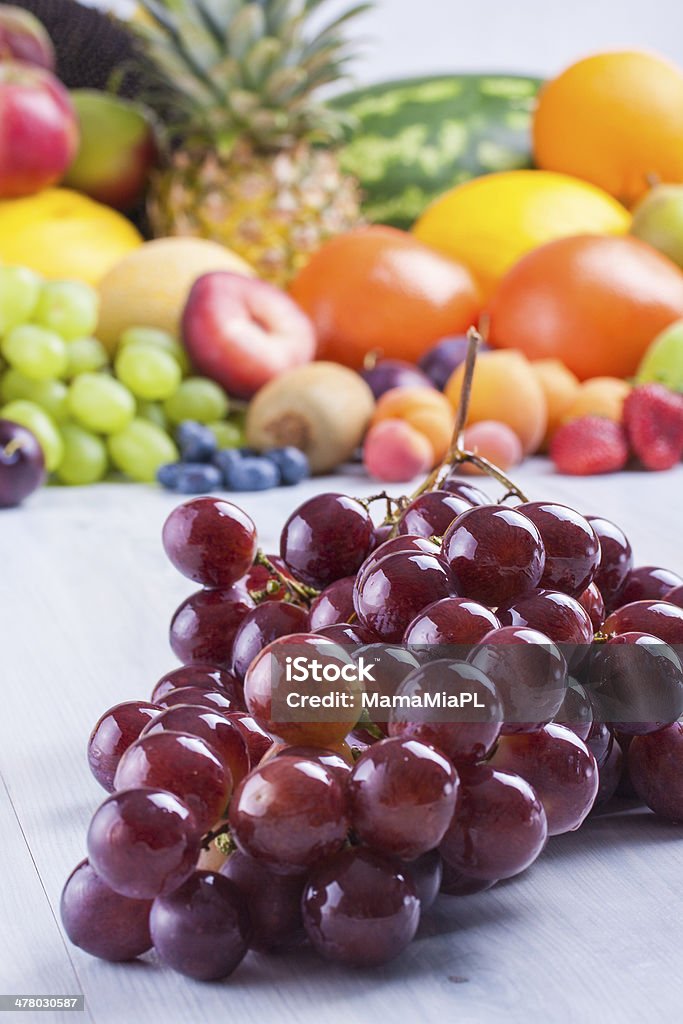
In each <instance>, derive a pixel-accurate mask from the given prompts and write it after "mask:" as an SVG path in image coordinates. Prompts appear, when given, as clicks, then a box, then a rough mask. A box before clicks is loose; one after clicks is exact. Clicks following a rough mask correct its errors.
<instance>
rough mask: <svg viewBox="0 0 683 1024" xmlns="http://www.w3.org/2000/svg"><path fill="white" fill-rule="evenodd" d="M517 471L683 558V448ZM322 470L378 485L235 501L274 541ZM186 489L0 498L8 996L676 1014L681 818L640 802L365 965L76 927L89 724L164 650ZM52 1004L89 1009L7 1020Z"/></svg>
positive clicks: (332, 1015) (191, 1023)
mask: <svg viewBox="0 0 683 1024" xmlns="http://www.w3.org/2000/svg"><path fill="white" fill-rule="evenodd" d="M517 478H518V480H519V482H520V485H521V486H524V487H526V489H527V491H528V492H529V494H530V496H532V497H534V498H538V499H540V498H548V499H555V500H560V501H564V502H566V503H567V504H571V505H573V506H574V507H577V508H579V509H580V510H582V511H585V512H593V513H601V514H603V515H606V516H607V517H610V518H613V519H615V520H616V521H617V522H619V523H620V524H621V525H622V526H623V528H624V529H625V530H626V532H627V533H628V535H629V536H630V538H631V540H632V542H633V544H634V547H635V549H636V553H637V562H638V563H640V564H660V565H668V566H670V567H671V568H673V569H676V570H678V571H679V572H681V571H683V550H682V547H681V540H680V523H681V504H682V502H681V498H682V497H683V467H680V469H679V470H678V471H676V472H671V473H664V474H621V475H618V476H607V477H598V478H594V479H584V480H572V479H570V478H563V477H558V476H555V475H554V474H552V473H551V471H550V469H549V468H548V466H547V465H546V464H545V463H544V462H542V461H539V462H536V463H534V464H529V465H527V466H526V467H523V468H522V470H521V471H520V472H519V473H518V474H517ZM319 489H337V490H347V489H348V490H350V491H351V492H352V493H359V494H368V493H371V491H372V490H373V487H372V485H371V484H368V482H367V481H361V480H354V479H351V480H349V479H346V480H338V479H337V480H334V481H330V480H325V481H316V482H312V483H308V484H306V485H303V486H301V487H299V488H297V489H295V490H288V489H283V490H280V491H277V492H269V493H266V494H262V495H247V496H244V497H242V498H241V499H239V498H238V503H239V504H242V505H243V506H244V507H245V508H246V509H247V510H248V511H249V512H250V513H251V515H252V516H253V517H254V519H255V520H256V522H257V525H258V527H259V530H260V534H261V539H262V543H263V546H264V547H265V549H266V550H273V549H274V547H275V545H276V541H277V537H278V534H279V529H280V526H281V524H282V522H283V521H284V518H285V516H286V515H287V513H288V512H289V511H290V510H291V509H292V508H293V507H294V506H295V505H296V504H297V502H298V501H299V500H301V498H302V497H304V496H305V495H308V494H310V493H313V492H314V491H315V490H319ZM176 502H177V499H176V498H175V497H174V496H172V495H168V494H165V493H162V492H160V491H158V490H156V489H154V488H151V487H150V488H146V487H136V486H131V485H102V486H96V487H89V488H87V489H75V490H68V489H56V488H51V489H46V490H44V491H42V492H41V493H40V494H38V495H37V496H35V497H34V498H33V500H32V501H30V502H29V503H28V504H27V505H26V506H25V507H24V508H23V509H21V510H16V511H11V512H2V513H0V595H1V607H0V682H1V690H0V776H1V783H0V851H1V852H0V994H4V993H6V994H16V993H31V992H34V993H42V994H71V995H73V994H80V993H84V994H85V1002H86V1011H85V1018H86V1019H87V1020H88V1021H95V1022H97V1024H105V1022H125V1024H128V1022H131V1024H157V1022H158V1024H180V1022H182V1024H196V1022H199V1021H212V1020H213V1021H218V1020H224V1019H229V1020H230V1021H235V1022H237V1024H271V1022H277V1024H308V1022H310V1024H332V1022H334V1024H337V1022H340V1024H341V1022H343V1024H357V1022H359V1024H360V1022H363V1024H364V1022H366V1021H376V1020H380V1019H387V1016H388V1015H389V1014H391V1016H392V1018H394V1019H401V1020H404V1021H418V1022H420V1024H425V1022H427V1024H431V1022H434V1024H437V1022H438V1024H442V1022H444V1021H457V1022H458V1024H468V1022H472V1024H489V1022H492V1024H493V1022H496V1024H497V1022H499V1021H505V1022H514V1024H516V1022H519V1024H529V1022H532V1024H536V1022H538V1024H565V1022H567V1024H568V1022H577V1024H583V1022H588V1021H593V1020H595V1021H600V1022H601V1024H602V1022H604V1024H612V1022H615V1024H616V1022H619V1024H622V1022H631V1021H634V1022H636V1021H638V1022H641V1021H643V1020H646V1021H669V1020H671V1021H673V1020H680V1013H681V1010H680V1007H681V1000H682V999H683V970H682V968H683V952H682V950H683V915H681V912H680V891H681V875H682V874H683V829H681V828H676V827H674V826H671V825H667V824H664V823H662V822H660V821H658V820H657V819H656V818H655V817H654V816H653V815H651V814H650V813H649V812H646V811H644V810H636V811H633V810H631V811H630V812H629V813H627V812H626V811H622V812H621V813H610V814H608V815H603V816H599V817H596V818H593V819H591V820H590V821H589V822H588V824H587V825H586V826H585V827H584V828H582V829H581V831H580V832H579V833H574V834H571V835H567V836H563V837H559V838H557V839H554V840H552V841H551V843H550V845H549V848H548V850H547V851H546V853H545V854H544V855H543V857H542V858H541V860H540V861H539V862H538V863H537V864H536V865H535V866H534V867H533V868H532V869H531V870H530V871H529V872H527V874H526V875H524V876H523V877H521V878H519V879H516V880H513V881H511V882H509V883H506V884H503V885H499V886H497V887H496V888H495V889H493V890H492V891H491V892H487V893H483V894H480V895H478V896H472V897H468V898H466V899H459V900H458V899H452V898H451V899H446V898H444V899H443V900H441V902H440V904H439V906H438V909H437V910H436V912H435V913H433V914H431V915H430V917H429V919H428V921H427V922H426V923H425V925H424V927H423V930H422V932H421V933H420V937H419V939H418V940H417V941H415V942H414V943H413V944H412V945H411V947H410V948H409V949H408V951H407V952H406V953H405V954H404V955H403V956H402V957H400V958H399V960H398V961H396V962H395V963H393V964H391V965H389V966H388V967H386V968H385V969H381V970H379V971H375V972H372V973H370V972H367V973H366V972H362V971H356V972H352V971H347V970H342V969H339V968H335V967H333V966H331V965H329V964H326V963H323V962H320V961H318V960H316V959H315V958H314V956H313V955H312V954H310V953H299V954H297V955H296V956H293V955H292V956H285V957H281V958H269V959H265V958H263V957H259V956H256V955H254V954H250V955H249V956H248V957H247V958H246V960H245V961H244V963H243V964H242V965H241V966H240V968H239V969H238V970H237V972H236V973H235V974H234V975H233V977H232V978H231V979H229V980H228V981H227V982H225V983H221V984H212V985H203V984H200V983H194V982H191V981H189V980H187V979H185V978H183V977H181V976H179V975H176V974H173V973H172V972H171V971H167V970H164V969H162V968H160V967H159V966H158V965H157V964H155V963H154V958H153V956H151V955H148V956H147V957H145V958H144V960H143V961H141V962H136V963H133V964H130V965H125V966H116V965H110V964H106V963H103V962H101V961H98V960H94V959H92V958H91V957H89V956H87V955H86V954H84V953H82V952H81V951H80V950H78V949H75V948H73V947H71V946H70V945H69V944H68V943H67V942H66V941H65V939H64V937H63V934H62V931H61V926H60V923H59V914H58V906H59V895H60V891H61V888H62V885H63V883H64V880H65V878H66V876H67V874H68V873H69V871H70V870H71V868H72V867H73V866H74V865H75V864H76V863H77V861H78V860H80V858H81V857H82V856H83V855H84V850H85V835H86V829H87V826H88V821H89V818H90V815H91V813H92V811H93V810H94V808H95V807H96V806H97V804H98V803H99V802H100V800H101V799H102V796H103V794H102V791H101V790H100V789H99V787H98V786H97V784H96V783H95V782H94V780H93V779H92V778H91V776H90V774H89V771H88V768H87V765H86V761H85V744H86V741H87V738H88V734H89V731H90V728H91V727H92V725H93V724H94V722H95V721H96V719H97V718H98V716H99V715H100V713H101V712H102V711H103V710H104V709H105V708H107V707H108V706H110V705H112V704H115V703H117V702H118V701H121V700H126V699H130V698H134V697H143V698H144V697H147V696H148V694H149V693H150V691H151V689H152V687H153V685H154V683H155V681H156V679H157V678H158V677H159V676H160V675H161V674H162V673H163V672H164V671H166V670H167V669H169V668H170V667H172V666H173V657H172V655H171V654H170V651H169V649H168V646H167V625H168V620H169V618H170V616H171V613H172V611H173V609H174V608H175V607H176V605H177V604H178V603H179V601H180V600H181V599H182V598H183V597H184V596H185V595H186V594H187V593H188V592H189V591H190V590H191V589H192V587H191V584H189V582H188V581H186V580H184V579H183V578H182V577H180V576H179V575H178V574H177V573H176V572H175V571H174V570H173V569H172V568H171V566H170V565H169V564H167V563H166V561H165V559H164V555H163V552H162V549H161V545H160V539H159V537H160V529H161V525H162V523H163V520H164V518H165V516H166V514H167V513H168V511H169V510H170V509H171V508H172V507H173V506H174V504H176ZM55 1017H56V1018H57V1019H60V1020H61V1019H64V1020H66V1021H69V1020H70V1021H72V1022H73V1021H74V1020H78V1019H81V1020H82V1019H83V1017H82V1016H79V1015H77V1016H75V1017H74V1015H73V1014H71V1015H67V1014H65V1013H55V1012H54V1011H53V1012H52V1013H47V1014H45V1013H43V1014H41V1016H40V1017H38V1015H37V1014H36V1013H24V1014H22V1015H21V1016H19V1014H18V1013H14V1012H12V1013H10V1014H8V1018H7V1019H17V1020H19V1021H25V1022H28V1021H30V1020H32V1019H34V1018H35V1019H40V1020H42V1021H45V1020H47V1019H55ZM3 1019H4V1017H3V1016H2V1015H1V1014H0V1024H2V1020H3Z"/></svg>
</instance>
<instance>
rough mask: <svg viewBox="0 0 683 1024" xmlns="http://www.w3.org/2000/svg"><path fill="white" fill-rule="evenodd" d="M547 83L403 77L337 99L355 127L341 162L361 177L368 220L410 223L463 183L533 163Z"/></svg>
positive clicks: (518, 79) (521, 79) (473, 77)
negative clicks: (536, 117) (534, 132)
mask: <svg viewBox="0 0 683 1024" xmlns="http://www.w3.org/2000/svg"><path fill="white" fill-rule="evenodd" d="M540 85H541V80H540V79H538V78H528V77H522V76H519V75H482V74H462V75H438V76H436V77H430V78H405V79H399V80H397V81H392V82H380V83H378V84H377V85H371V86H367V87H366V88H362V89H356V90H354V91H353V92H348V93H344V94H343V95H341V96H336V97H335V98H334V99H333V100H332V101H331V103H332V106H334V107H336V108H338V109H340V110H344V111H346V112H347V113H348V114H349V115H350V118H351V123H352V124H353V126H354V127H353V129H352V130H351V132H350V138H349V139H348V141H347V142H346V144H345V145H344V146H343V147H342V150H341V153H340V156H341V165H342V168H343V170H344V171H346V172H347V173H348V174H354V175H355V176H356V177H357V178H358V180H359V181H360V184H361V187H362V190H363V195H364V214H365V216H366V217H367V218H368V220H370V221H374V222H379V223H382V224H394V225H395V226H396V227H400V228H409V227H410V226H411V225H412V224H413V222H414V221H415V219H416V218H417V217H418V216H419V215H420V214H421V213H422V211H423V210H424V209H425V207H426V206H427V205H428V204H429V203H430V202H431V200H432V199H435V198H436V197H437V196H438V195H440V194H441V193H442V192H445V191H446V190H447V189H449V188H452V187H453V186H454V185H458V184H460V182H463V181H468V180H469V179H470V178H475V177H478V176H479V175H481V174H488V173H491V172H492V171H509V170H515V169H517V168H522V167H531V166H532V156H531V116H532V111H533V108H534V104H535V99H536V95H537V93H538V90H539V87H540Z"/></svg>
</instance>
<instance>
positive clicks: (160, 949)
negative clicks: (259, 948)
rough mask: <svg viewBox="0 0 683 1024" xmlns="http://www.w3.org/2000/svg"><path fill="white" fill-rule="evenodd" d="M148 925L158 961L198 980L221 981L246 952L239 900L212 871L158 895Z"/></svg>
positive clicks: (246, 928)
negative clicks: (174, 889)
mask: <svg viewBox="0 0 683 1024" xmlns="http://www.w3.org/2000/svg"><path fill="white" fill-rule="evenodd" d="M149 924H150V931H151V933H152V939H153V940H154V948H155V950H156V952H157V956H158V957H159V959H160V960H161V962H162V963H164V964H166V965H167V966H169V967H172V968H173V970H174V971H179V972H180V973H181V974H185V975H187V976H188V977H189V978H197V979H198V980H199V981H214V980H217V979H218V978H227V976H228V975H229V974H232V972H233V971H234V970H235V968H236V967H237V966H238V965H239V964H240V963H241V961H242V960H243V959H244V956H245V954H246V952H247V949H248V948H249V938H250V934H251V923H250V921H249V913H248V910H247V905H246V901H245V899H244V896H243V895H242V893H241V892H240V890H239V889H238V888H237V886H236V885H234V883H233V882H231V881H229V880H228V879H227V878H224V877H223V876H222V875H220V874H216V873H215V872H213V871H195V872H194V874H192V875H190V877H189V878H188V879H187V880H186V881H185V882H184V883H183V884H182V885H181V886H180V887H179V888H178V889H176V891H175V892H172V893H168V894H167V895H164V896H158V897H157V898H156V899H155V900H154V903H153V904H152V911H151V914H150V918H149Z"/></svg>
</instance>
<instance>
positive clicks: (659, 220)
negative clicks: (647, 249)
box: [631, 185, 683, 267]
mask: <svg viewBox="0 0 683 1024" xmlns="http://www.w3.org/2000/svg"><path fill="white" fill-rule="evenodd" d="M631 234H633V235H635V236H636V238H641V239H642V240H643V241H644V242H648V243H649V244H650V245H651V246H653V247H654V248H655V249H659V251H660V252H663V253H664V255H665V256H668V257H669V259H670V260H673V261H674V263H677V264H678V266H679V267H683V185H655V187H654V188H653V189H652V190H651V191H650V192H648V194H647V195H646V196H645V198H644V199H641V201H640V202H639V203H638V205H637V206H636V208H635V210H634V211H633V224H632V226H631Z"/></svg>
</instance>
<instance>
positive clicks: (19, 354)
mask: <svg viewBox="0 0 683 1024" xmlns="http://www.w3.org/2000/svg"><path fill="white" fill-rule="evenodd" d="M97 305H98V300H97V292H96V291H95V290H94V289H93V288H90V287H89V286H88V285H86V284H82V283H80V282H77V281H44V280H43V279H42V278H40V277H39V276H38V275H37V274H35V273H34V272H33V271H32V270H29V269H27V268H25V267H0V356H2V360H0V365H1V366H2V369H1V370H0V417H1V418H3V419H8V420H12V421H14V422H15V423H20V424H21V425H22V426H24V427H27V428H28V429H29V430H31V431H32V432H33V433H34V434H35V436H36V438H37V439H38V441H39V442H40V444H41V446H42V448H43V451H44V454H45V464H46V467H47V469H48V470H49V471H50V472H51V473H53V474H54V476H55V478H56V479H57V480H58V481H60V482H61V483H65V484H91V483H95V482H96V481H98V480H102V479H103V478H104V477H105V476H106V475H107V473H108V472H109V471H110V469H112V468H113V469H115V470H118V471H119V472H121V473H124V474H125V475H126V476H127V477H129V478H130V479H131V480H137V481H142V482H146V481H152V480H154V479H155V476H156V472H157V469H158V468H159V466H161V465H164V464H165V463H168V462H175V460H176V459H177V458H178V450H177V448H176V445H175V441H174V439H173V433H174V431H175V428H176V426H177V425H178V424H179V423H181V422H182V421H184V420H195V421H198V422H199V423H204V424H207V425H208V426H210V427H211V428H212V430H213V431H214V433H215V435H216V440H217V442H218V445H219V447H222V448H227V447H237V446H238V445H240V444H242V443H243V438H242V431H241V427H240V425H239V423H238V422H236V421H235V420H234V418H231V419H227V418H226V417H227V416H228V413H229V405H228V397H227V395H226V394H225V392H224V391H223V389H222V388H221V387H219V385H218V384H216V383H214V381H211V380H208V379H207V378H205V377H194V376H189V373H190V367H189V365H188V360H187V356H186V353H185V350H184V349H183V347H182V345H180V343H179V342H178V341H177V340H176V339H175V338H173V337H172V336H171V335H170V334H167V333H166V332H165V331H160V330H157V329H155V328H151V327H131V328H129V329H128V330H127V331H125V332H124V334H123V335H122V336H121V338H120V340H119V345H118V348H117V350H116V355H115V357H114V360H113V365H112V363H111V362H110V357H109V353H108V352H107V350H106V349H105V348H104V346H103V345H102V344H101V342H100V341H98V340H97V338H96V337H94V332H95V330H96V326H97V313H98V308H97Z"/></svg>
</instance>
